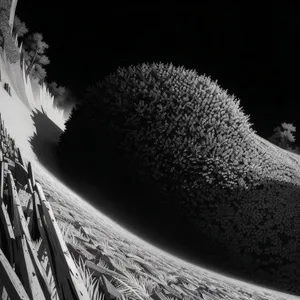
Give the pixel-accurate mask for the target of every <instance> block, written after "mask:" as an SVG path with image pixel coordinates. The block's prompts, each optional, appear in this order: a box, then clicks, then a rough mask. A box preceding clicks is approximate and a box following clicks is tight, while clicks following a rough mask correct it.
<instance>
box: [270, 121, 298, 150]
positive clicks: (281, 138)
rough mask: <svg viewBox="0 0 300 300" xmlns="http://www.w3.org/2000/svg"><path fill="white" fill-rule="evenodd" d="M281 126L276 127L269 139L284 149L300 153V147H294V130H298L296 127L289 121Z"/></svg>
mask: <svg viewBox="0 0 300 300" xmlns="http://www.w3.org/2000/svg"><path fill="white" fill-rule="evenodd" d="M281 127H282V128H280V126H277V127H276V128H274V134H273V135H272V136H271V137H269V138H268V140H269V141H270V142H271V143H273V144H275V145H277V146H279V147H281V148H282V149H285V150H288V151H291V152H294V153H297V154H300V149H299V147H296V146H295V147H293V145H294V143H295V141H296V140H295V136H294V135H293V132H296V127H295V126H293V124H288V123H282V124H281Z"/></svg>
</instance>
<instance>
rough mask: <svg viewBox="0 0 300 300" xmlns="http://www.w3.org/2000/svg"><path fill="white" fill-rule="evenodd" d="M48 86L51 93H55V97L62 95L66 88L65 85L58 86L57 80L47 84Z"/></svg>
mask: <svg viewBox="0 0 300 300" xmlns="http://www.w3.org/2000/svg"><path fill="white" fill-rule="evenodd" d="M47 87H48V89H49V91H50V93H51V94H52V95H53V97H58V96H62V95H63V94H64V92H65V90H66V89H65V87H63V86H58V85H57V83H56V82H51V83H49V84H47Z"/></svg>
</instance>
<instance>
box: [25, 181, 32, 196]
mask: <svg viewBox="0 0 300 300" xmlns="http://www.w3.org/2000/svg"><path fill="white" fill-rule="evenodd" d="M26 192H27V193H29V194H33V188H32V184H31V180H30V179H29V177H28V181H27V189H26Z"/></svg>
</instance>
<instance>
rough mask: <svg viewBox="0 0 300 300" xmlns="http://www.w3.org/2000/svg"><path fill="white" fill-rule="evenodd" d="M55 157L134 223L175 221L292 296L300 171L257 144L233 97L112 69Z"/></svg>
mask: <svg viewBox="0 0 300 300" xmlns="http://www.w3.org/2000/svg"><path fill="white" fill-rule="evenodd" d="M272 151H273V152H272ZM279 151H280V150H279ZM58 154H59V158H60V161H61V163H62V165H63V166H65V167H66V169H68V170H69V171H70V172H71V173H72V176H75V177H77V178H80V179H81V180H82V181H83V182H90V183H93V184H94V185H95V186H98V187H100V186H101V185H103V188H107V191H108V192H110V193H111V194H114V195H118V197H115V199H117V200H115V201H118V204H119V205H120V207H122V209H123V208H124V209H125V208H126V207H127V208H128V207H129V208H130V209H131V210H132V211H133V210H134V214H135V215H139V217H140V218H139V220H140V221H142V220H147V222H150V221H149V220H150V219H152V221H153V222H152V223H151V226H152V224H153V223H154V222H155V223H156V224H160V223H159V219H160V218H165V219H166V220H168V222H166V223H170V224H171V226H175V224H176V226H177V227H176V228H179V225H178V224H179V223H180V224H181V226H182V227H184V228H187V230H189V229H190V231H191V232H193V239H194V240H193V242H194V245H196V244H198V245H201V247H203V248H205V247H206V246H207V245H209V246H207V247H211V245H214V246H213V247H215V248H211V251H215V253H218V251H219V253H218V254H219V255H220V256H221V255H222V253H221V252H220V251H224V252H223V254H224V253H225V252H226V254H228V255H229V257H226V259H228V261H229V262H230V264H231V266H232V268H235V269H237V270H239V272H241V273H242V274H244V275H247V276H248V277H251V279H253V280H259V281H260V282H261V283H262V282H263V283H264V284H267V285H272V286H273V287H276V288H282V289H285V290H288V291H290V292H291V291H293V292H295V291H298V292H299V287H300V277H299V272H300V260H299V258H300V257H299V253H300V249H299V233H300V222H299V220H300V218H299V212H300V202H299V200H298V199H299V196H300V189H299V187H300V177H299V170H298V169H297V168H296V166H295V165H294V164H290V163H289V161H287V160H284V159H282V156H281V153H280V152H278V151H277V152H276V149H275V150H274V148H272V147H270V148H268V146H266V145H264V146H262V145H261V144H260V143H259V142H258V141H257V140H256V135H255V132H254V130H253V129H252V128H251V124H250V123H249V117H248V116H247V115H245V114H244V112H243V111H242V109H241V107H240V106H239V100H238V99H236V98H235V97H234V96H231V95H229V94H228V93H227V92H226V91H225V90H223V89H222V88H220V87H219V86H218V84H217V82H214V81H212V80H211V79H210V78H209V77H206V76H199V75H198V74H197V72H195V71H191V70H186V69H185V68H184V67H175V66H173V65H172V64H162V63H160V64H156V63H153V64H140V65H137V66H133V67H132V66H130V67H128V68H119V69H118V70H117V71H116V72H115V73H113V74H110V75H109V76H107V77H106V78H105V79H104V80H103V81H101V82H99V83H98V84H96V85H95V86H94V87H92V88H89V89H88V91H87V93H86V95H85V97H84V101H82V103H81V104H80V105H77V107H76V109H74V110H73V111H72V114H71V117H70V119H69V120H68V122H67V123H66V130H65V132H64V133H63V134H62V136H61V139H60V144H59V147H58ZM285 155H286V154H285ZM121 205H122V206H121ZM149 215H150V218H149V217H147V216H149ZM178 220H179V221H178ZM176 221H177V223H176ZM166 223H165V224H166ZM183 224H184V225H183ZM149 226H150V225H149ZM160 228H161V230H163V228H162V227H161V226H160ZM178 230H179V229H178ZM185 232H187V231H185ZM199 241H201V242H199ZM210 242H211V243H212V244H210ZM217 245H218V246H220V248H217ZM207 249H208V248H207ZM221 249H223V250H221ZM223 258H224V256H223ZM297 289H298V290H297Z"/></svg>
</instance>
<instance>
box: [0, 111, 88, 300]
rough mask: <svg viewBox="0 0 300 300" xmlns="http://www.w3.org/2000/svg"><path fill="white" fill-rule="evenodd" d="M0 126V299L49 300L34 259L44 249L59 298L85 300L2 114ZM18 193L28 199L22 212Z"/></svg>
mask: <svg viewBox="0 0 300 300" xmlns="http://www.w3.org/2000/svg"><path fill="white" fill-rule="evenodd" d="M0 124H1V125H0V127H1V145H0V228H1V230H0V298H1V296H2V299H14V300H15V299H16V300H18V299H22V300H27V299H28V300H31V299H41V300H51V292H52V291H51V288H50V286H49V283H48V279H47V274H46V272H45V270H44V268H43V266H42V264H41V262H40V259H39V257H40V255H41V252H42V251H43V250H46V251H47V256H48V259H49V262H50V267H51V271H52V275H53V277H54V280H55V286H56V289H57V294H58V296H59V299H68V300H73V299H78V300H79V299H81V300H86V299H90V297H89V295H88V292H87V289H86V287H85V285H84V282H83V281H82V279H81V278H80V276H79V272H78V270H77V268H76V265H75V263H74V261H73V259H72V257H71V255H70V252H69V250H68V248H67V246H66V243H65V242H64V240H63V236H62V233H61V231H60V229H59V227H58V224H57V223H56V220H55V217H54V214H53V211H52V209H51V206H50V204H49V202H48V201H47V200H46V198H45V196H44V192H43V189H42V187H41V186H40V184H39V183H38V182H37V181H36V180H35V178H34V174H33V171H32V166H31V163H28V166H27V167H26V166H25V165H24V162H23V158H22V155H21V152H20V150H19V149H18V148H16V145H15V143H14V141H13V139H12V138H11V137H10V136H9V135H8V134H7V130H6V129H5V128H4V122H3V121H2V120H1V114H0ZM20 190H23V191H25V192H26V193H28V194H29V196H30V197H29V199H28V201H27V209H23V208H22V205H21V200H20V197H19V191H20ZM39 238H41V240H42V242H41V244H40V246H39V247H37V246H36V245H37V243H35V241H37V240H38V239H39Z"/></svg>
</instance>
